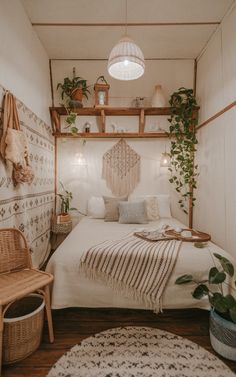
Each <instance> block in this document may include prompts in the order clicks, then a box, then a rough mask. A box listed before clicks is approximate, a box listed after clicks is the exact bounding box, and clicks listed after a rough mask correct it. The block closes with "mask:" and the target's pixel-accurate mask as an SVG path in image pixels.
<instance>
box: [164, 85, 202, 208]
mask: <svg viewBox="0 0 236 377" xmlns="http://www.w3.org/2000/svg"><path fill="white" fill-rule="evenodd" d="M169 103H170V106H171V117H170V119H168V120H169V122H170V127H169V136H170V139H171V147H170V157H171V165H170V168H169V171H170V172H171V178H170V180H169V181H170V183H172V184H173V185H174V187H175V190H176V191H177V192H178V193H179V195H180V196H181V199H180V200H179V205H180V208H181V209H182V210H183V211H184V212H185V213H188V203H189V199H190V200H191V203H192V205H194V201H195V200H196V199H195V198H194V196H193V190H194V189H196V188H197V181H196V177H197V176H198V166H197V165H195V163H194V152H195V151H196V145H197V143H198V141H197V137H196V128H195V126H196V124H197V119H196V117H194V109H195V108H196V106H197V102H196V99H195V97H194V94H193V90H192V89H186V88H180V89H179V90H178V91H177V92H174V93H173V94H172V96H171V98H170V101H169Z"/></svg>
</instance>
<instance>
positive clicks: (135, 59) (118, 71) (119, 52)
mask: <svg viewBox="0 0 236 377" xmlns="http://www.w3.org/2000/svg"><path fill="white" fill-rule="evenodd" d="M125 25H126V27H125V36H124V37H123V38H121V39H120V40H119V42H118V43H117V44H116V45H115V46H114V47H113V49H112V50H111V52H110V55H109V59H108V66H107V69H108V73H109V75H110V76H112V77H113V78H115V79H117V80H124V81H126V80H136V79H138V78H139V77H141V76H142V75H143V73H144V70H145V62H144V56H143V53H142V51H141V49H140V48H139V46H137V45H136V43H135V42H134V41H133V40H132V39H131V38H130V37H128V35H127V0H126V21H125Z"/></svg>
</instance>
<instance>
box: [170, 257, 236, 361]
mask: <svg viewBox="0 0 236 377" xmlns="http://www.w3.org/2000/svg"><path fill="white" fill-rule="evenodd" d="M213 255H214V257H215V258H216V259H215V260H218V261H219V263H220V265H219V266H218V267H216V265H215V266H213V267H212V268H211V269H210V271H209V274H208V279H207V280H203V281H199V280H197V279H195V278H194V277H193V276H192V275H189V274H185V275H182V276H180V277H179V278H178V279H177V280H176V282H175V283H176V284H195V285H196V287H195V289H194V291H193V292H192V296H193V297H194V298H195V299H198V300H200V299H202V298H203V297H206V296H207V297H208V300H209V304H210V306H211V312H210V339H211V345H212V347H213V348H214V350H215V351H216V352H217V353H219V354H220V355H221V356H223V357H225V358H227V359H229V360H234V361H236V300H235V298H234V297H233V295H231V294H224V290H223V288H224V286H227V287H228V288H230V289H231V291H232V292H233V291H234V292H236V289H235V286H236V282H234V284H232V285H230V284H229V282H228V280H229V278H231V279H232V278H233V276H234V266H233V264H232V263H231V262H230V261H229V260H228V259H227V258H225V257H223V256H222V255H220V254H217V253H213ZM215 260H214V259H213V261H214V262H215Z"/></svg>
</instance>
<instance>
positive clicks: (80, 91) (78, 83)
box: [57, 76, 90, 107]
mask: <svg viewBox="0 0 236 377" xmlns="http://www.w3.org/2000/svg"><path fill="white" fill-rule="evenodd" d="M59 88H60V89H61V98H62V100H64V96H65V95H66V96H67V97H69V98H70V99H71V100H72V101H77V102H80V103H81V104H82V99H83V97H86V98H87V99H88V94H90V91H89V89H88V85H87V80H85V79H83V78H82V77H80V76H75V77H73V78H72V79H70V78H69V77H65V78H64V81H63V83H58V84H57V89H59ZM71 104H73V102H71V103H70V105H71ZM76 104H77V103H76ZM71 107H81V106H71Z"/></svg>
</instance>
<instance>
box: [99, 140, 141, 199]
mask: <svg viewBox="0 0 236 377" xmlns="http://www.w3.org/2000/svg"><path fill="white" fill-rule="evenodd" d="M102 178H103V179H105V180H106V183H107V186H108V188H109V189H110V190H111V192H112V194H113V195H115V196H125V195H129V194H131V192H132V191H133V190H134V189H135V187H136V186H137V184H138V183H139V181H140V156H139V155H138V154H137V153H136V152H135V151H134V150H133V149H132V148H130V146H129V145H128V144H127V143H126V141H125V140H123V139H121V140H120V141H119V142H118V143H117V144H116V145H115V146H114V147H113V148H111V149H110V150H109V151H107V152H106V153H105V154H104V156H103V167H102Z"/></svg>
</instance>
